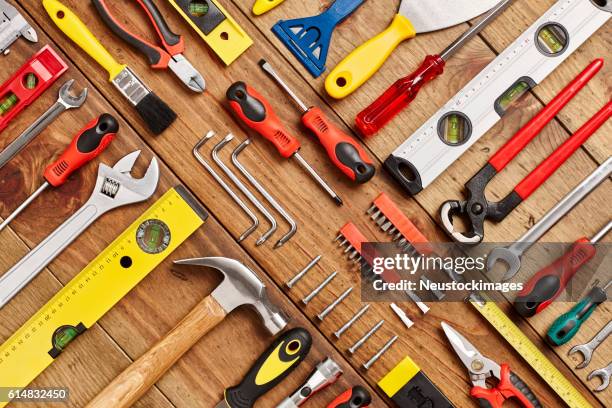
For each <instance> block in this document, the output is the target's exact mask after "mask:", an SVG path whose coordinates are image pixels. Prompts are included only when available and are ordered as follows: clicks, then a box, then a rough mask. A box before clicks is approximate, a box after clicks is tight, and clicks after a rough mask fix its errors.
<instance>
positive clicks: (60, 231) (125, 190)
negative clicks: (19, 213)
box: [0, 150, 159, 308]
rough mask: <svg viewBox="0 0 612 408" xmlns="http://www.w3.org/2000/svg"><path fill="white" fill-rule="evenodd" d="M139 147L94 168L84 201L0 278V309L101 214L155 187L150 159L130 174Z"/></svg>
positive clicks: (154, 163)
mask: <svg viewBox="0 0 612 408" xmlns="http://www.w3.org/2000/svg"><path fill="white" fill-rule="evenodd" d="M139 155H140V150H137V151H134V152H132V153H130V154H128V155H127V156H125V157H123V158H122V159H121V160H119V161H118V162H117V164H115V166H113V167H109V166H107V165H105V164H104V163H101V164H100V167H99V169H98V178H97V181H96V186H95V188H94V190H93V193H92V194H91V197H90V198H89V200H87V202H86V203H85V204H84V205H83V206H82V207H81V208H80V209H79V210H77V212H75V213H74V214H73V215H72V216H71V217H70V218H68V219H67V220H66V221H65V222H64V223H63V224H62V225H60V226H59V227H58V228H57V229H56V230H55V231H53V232H52V233H51V234H49V235H48V236H47V238H45V239H44V240H43V241H42V242H41V243H40V244H38V246H36V248H34V249H32V250H31V251H30V252H28V254H27V255H26V256H24V257H23V258H22V259H21V260H20V261H19V262H17V264H16V265H15V266H13V267H12V268H11V269H10V270H9V271H8V272H6V273H5V274H4V275H2V277H0V308H1V307H3V306H4V305H5V304H7V303H8V301H9V300H11V299H12V298H13V296H15V295H16V294H17V293H18V292H19V291H20V290H21V289H22V288H23V287H24V286H25V285H27V284H28V283H29V282H30V281H31V280H32V279H34V277H35V276H36V275H38V273H39V272H40V271H42V270H43V269H44V268H45V267H46V266H47V265H48V264H49V263H50V262H51V261H53V260H54V259H55V257H57V256H58V255H59V254H60V253H61V252H62V251H63V250H64V249H65V248H66V247H67V246H68V245H70V243H72V241H74V240H75V239H76V238H77V237H78V236H79V235H81V233H82V232H83V231H85V230H86V229H87V228H88V227H89V226H90V225H91V224H92V223H93V222H94V221H95V220H97V219H98V218H99V217H100V216H101V215H102V214H104V213H106V212H108V211H110V210H113V209H115V208H118V207H122V206H124V205H128V204H134V203H138V202H141V201H145V200H147V199H148V198H149V197H151V195H153V193H154V192H155V190H156V189H157V182H158V181H159V165H158V164H157V160H156V159H155V158H153V159H152V160H151V163H150V164H149V167H148V169H147V172H146V173H145V175H144V177H143V178H141V179H135V178H133V177H132V176H131V175H130V171H131V170H132V167H134V162H136V159H137V158H138V156H139Z"/></svg>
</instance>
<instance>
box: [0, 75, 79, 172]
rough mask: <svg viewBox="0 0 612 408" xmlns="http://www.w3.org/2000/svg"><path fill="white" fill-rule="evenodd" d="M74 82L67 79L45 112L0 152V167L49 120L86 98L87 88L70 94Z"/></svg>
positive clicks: (48, 122) (37, 133) (76, 105)
mask: <svg viewBox="0 0 612 408" xmlns="http://www.w3.org/2000/svg"><path fill="white" fill-rule="evenodd" d="M73 84H74V79H71V80H69V81H67V82H66V83H65V84H64V85H62V87H61V88H60V90H59V97H58V98H57V102H55V103H54V104H53V105H52V106H51V107H50V108H49V109H48V110H47V111H46V112H45V113H43V114H42V115H41V116H39V117H38V119H36V120H35V121H34V123H32V124H31V125H30V126H29V127H28V128H27V129H26V130H24V131H23V133H22V134H20V135H19V136H18V137H17V138H16V139H15V140H13V141H12V142H11V143H10V144H9V145H8V146H7V147H6V148H5V149H4V150H3V151H2V152H1V153H0V169H1V168H2V167H3V166H4V165H5V164H6V163H8V162H9V160H11V159H12V158H13V157H15V155H17V153H19V152H20V151H21V149H23V148H24V147H26V145H27V144H28V143H30V142H31V141H32V140H33V139H34V138H35V137H36V136H38V135H39V134H40V132H42V131H43V130H44V129H45V128H46V127H47V126H49V124H50V123H51V122H53V121H54V120H55V119H56V118H57V117H58V116H59V115H60V113H62V112H64V111H66V110H68V109H72V108H79V107H80V106H81V105H83V103H85V99H87V92H88V90H87V88H85V89H83V90H82V91H81V94H80V95H79V96H76V97H75V96H72V94H71V93H70V90H71V88H72V85H73Z"/></svg>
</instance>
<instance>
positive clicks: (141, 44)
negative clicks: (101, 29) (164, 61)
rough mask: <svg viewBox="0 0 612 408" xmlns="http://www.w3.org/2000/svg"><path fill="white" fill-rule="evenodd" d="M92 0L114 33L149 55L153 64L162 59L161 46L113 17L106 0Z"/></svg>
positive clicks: (148, 57)
mask: <svg viewBox="0 0 612 408" xmlns="http://www.w3.org/2000/svg"><path fill="white" fill-rule="evenodd" d="M91 1H92V3H93V4H94V6H95V7H96V10H98V13H99V14H100V18H102V21H104V24H106V25H107V26H108V27H109V28H110V29H111V30H112V31H113V33H115V34H116V35H117V36H118V37H119V38H121V39H122V40H123V41H125V42H126V43H128V44H130V45H131V46H132V47H134V48H136V49H137V50H138V51H140V52H141V53H143V54H144V55H145V56H146V57H147V59H148V60H149V63H150V64H151V65H155V64H157V63H158V62H159V61H160V60H161V54H160V49H159V47H155V46H153V45H152V44H149V43H147V42H146V41H144V40H143V39H142V38H138V37H137V36H135V35H134V34H132V33H130V32H129V31H127V29H126V28H125V27H123V26H122V25H121V24H120V23H119V21H117V20H116V19H115V17H113V15H112V14H111V13H110V10H109V9H108V6H107V5H106V3H105V2H104V0H91Z"/></svg>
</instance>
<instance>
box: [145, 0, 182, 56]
mask: <svg viewBox="0 0 612 408" xmlns="http://www.w3.org/2000/svg"><path fill="white" fill-rule="evenodd" d="M137 1H138V2H139V3H140V4H141V6H142V7H143V8H144V9H145V10H146V11H147V14H149V18H150V19H151V20H152V22H153V23H154V24H155V25H156V26H157V29H158V30H159V31H158V32H159V34H160V35H161V36H162V37H163V38H164V41H165V42H166V44H168V45H176V44H178V43H180V42H181V36H180V35H178V34H175V33H174V32H173V31H172V30H171V29H170V27H169V26H168V23H166V20H165V19H164V17H163V16H162V14H161V12H160V11H159V9H158V8H157V6H156V5H155V3H153V2H152V1H151V0H137Z"/></svg>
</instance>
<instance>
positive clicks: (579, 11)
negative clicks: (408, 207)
mask: <svg viewBox="0 0 612 408" xmlns="http://www.w3.org/2000/svg"><path fill="white" fill-rule="evenodd" d="M597 3H600V4H601V3H602V2H601V1H598V0H560V1H558V2H557V3H555V4H554V5H553V6H552V7H551V8H550V9H549V10H548V11H547V12H546V13H545V14H544V15H543V16H542V17H541V18H539V19H538V20H537V21H536V22H535V23H534V24H533V25H532V26H531V27H529V28H528V29H527V31H525V32H524V33H523V34H522V35H521V36H520V37H519V38H518V39H517V40H516V41H514V43H512V45H510V46H509V47H508V48H506V49H505V50H504V51H503V52H502V53H501V54H500V55H499V56H498V57H497V58H495V60H493V61H492V62H491V63H490V64H489V65H488V66H487V67H486V68H485V69H484V70H483V71H482V72H481V73H480V74H478V76H476V77H475V78H474V79H473V80H472V81H470V82H469V83H468V84H467V85H466V86H465V87H464V88H463V89H462V90H461V91H459V93H458V94H457V95H455V96H454V97H453V98H452V99H451V100H450V101H449V102H448V103H446V105H444V107H443V108H442V109H440V110H439V111H438V112H437V113H436V114H434V115H433V116H432V117H431V118H430V119H429V120H428V121H427V122H425V124H423V125H422V126H421V127H420V128H419V129H418V130H417V131H416V132H415V133H414V134H413V135H412V136H410V137H409V138H408V139H407V140H406V141H405V142H404V143H402V144H401V145H400V146H399V147H398V148H397V149H396V150H395V151H394V152H393V153H391V155H390V156H389V157H388V158H387V160H385V168H386V169H387V170H388V171H389V172H390V173H391V174H392V175H393V177H394V178H395V179H396V180H397V181H398V182H399V184H400V185H401V186H402V187H403V188H404V189H405V190H406V191H408V192H409V193H410V194H413V195H414V194H417V193H418V192H420V191H421V190H423V189H424V188H425V187H427V186H428V185H429V184H431V183H432V182H433V181H434V180H435V179H436V178H437V177H438V176H439V175H440V174H441V173H442V172H443V171H445V170H446V169H447V168H448V167H449V166H450V165H451V164H452V163H453V162H454V161H455V160H457V159H458V158H459V157H460V156H461V155H462V154H463V153H464V152H465V151H466V150H468V149H469V148H470V147H471V146H472V145H473V144H474V143H476V141H477V140H478V139H480V137H481V136H482V135H484V134H485V133H486V132H487V131H488V130H489V129H491V127H493V125H495V124H496V123H497V122H498V121H499V120H500V119H501V117H502V116H503V115H504V113H505V112H506V110H507V109H508V107H509V106H510V105H511V104H512V103H513V102H514V101H516V100H517V99H518V98H520V97H521V96H522V95H523V94H525V93H526V92H528V91H529V90H530V89H531V88H533V87H535V86H536V85H537V84H539V83H540V82H542V80H544V78H546V77H547V76H548V75H549V74H550V73H551V72H553V71H554V70H555V69H556V68H557V67H558V66H559V65H560V64H561V63H562V62H563V61H564V60H565V59H566V58H567V57H569V56H570V55H571V54H572V52H574V51H575V50H576V49H577V48H578V47H580V45H581V44H582V43H584V42H585V41H586V40H587V39H588V38H589V37H590V36H591V35H593V33H595V32H596V31H597V30H598V29H599V28H600V27H601V26H603V25H604V24H605V23H606V22H607V21H608V20H609V18H610V13H611V12H612V3H609V2H608V3H606V2H603V3H604V4H605V6H600V5H598V4H597Z"/></svg>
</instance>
